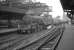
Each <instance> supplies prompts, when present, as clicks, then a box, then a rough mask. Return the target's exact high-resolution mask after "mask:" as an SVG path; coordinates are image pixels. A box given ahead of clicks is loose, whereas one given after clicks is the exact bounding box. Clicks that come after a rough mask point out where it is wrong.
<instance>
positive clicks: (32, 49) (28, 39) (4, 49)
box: [0, 26, 61, 50]
mask: <svg viewBox="0 0 74 50" xmlns="http://www.w3.org/2000/svg"><path fill="white" fill-rule="evenodd" d="M60 30H61V27H60V26H57V27H53V28H51V29H49V30H43V31H41V32H38V33H32V34H18V33H13V34H10V35H7V36H4V37H0V50H37V49H39V48H41V46H43V45H44V44H45V43H46V42H47V41H50V40H51V39H53V38H54V37H55V36H57V35H59V34H60V32H59V31H60Z"/></svg>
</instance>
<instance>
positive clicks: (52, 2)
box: [34, 0, 63, 19]
mask: <svg viewBox="0 0 74 50" xmlns="http://www.w3.org/2000/svg"><path fill="white" fill-rule="evenodd" d="M34 2H41V3H46V5H48V6H52V12H51V13H49V14H51V15H52V18H57V17H58V16H59V19H63V8H62V5H61V3H60V0H34ZM49 8H50V7H49Z"/></svg>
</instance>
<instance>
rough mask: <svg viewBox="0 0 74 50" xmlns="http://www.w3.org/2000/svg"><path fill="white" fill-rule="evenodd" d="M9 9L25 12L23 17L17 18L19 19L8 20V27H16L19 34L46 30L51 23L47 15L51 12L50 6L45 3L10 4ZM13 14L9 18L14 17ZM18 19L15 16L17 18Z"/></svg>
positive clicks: (50, 17) (49, 16) (50, 18)
mask: <svg viewBox="0 0 74 50" xmlns="http://www.w3.org/2000/svg"><path fill="white" fill-rule="evenodd" d="M11 7H12V8H13V7H14V8H19V9H24V10H26V12H25V13H24V14H25V15H21V16H19V17H20V19H12V20H9V22H10V25H12V26H13V27H17V28H18V29H19V30H20V32H27V33H34V32H39V31H41V30H44V29H47V26H49V25H51V24H52V23H53V19H52V16H51V15H50V14H49V13H50V12H52V9H51V6H48V5H46V4H45V3H40V2H36V3H26V4H20V3H16V4H13V3H12V5H11ZM14 14H15V13H14ZM14 14H13V15H11V16H15V15H14ZM7 16H8V15H7ZM9 16H10V15H9ZM16 16H17V15H16ZM19 17H18V16H17V18H19ZM9 18H12V17H9Z"/></svg>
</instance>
